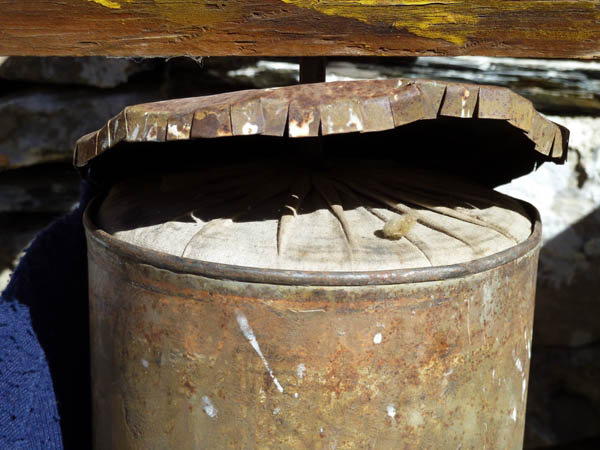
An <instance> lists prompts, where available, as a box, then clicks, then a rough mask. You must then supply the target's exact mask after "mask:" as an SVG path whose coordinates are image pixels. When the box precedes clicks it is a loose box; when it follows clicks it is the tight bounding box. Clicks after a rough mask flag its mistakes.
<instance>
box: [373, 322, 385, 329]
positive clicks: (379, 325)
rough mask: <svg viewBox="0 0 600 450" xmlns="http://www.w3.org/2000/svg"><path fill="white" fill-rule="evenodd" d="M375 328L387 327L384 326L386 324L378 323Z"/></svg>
mask: <svg viewBox="0 0 600 450" xmlns="http://www.w3.org/2000/svg"><path fill="white" fill-rule="evenodd" d="M375 326H376V327H377V328H385V325H384V324H382V323H381V322H377V323H376V324H375Z"/></svg>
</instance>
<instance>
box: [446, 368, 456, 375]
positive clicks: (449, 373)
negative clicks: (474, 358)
mask: <svg viewBox="0 0 600 450" xmlns="http://www.w3.org/2000/svg"><path fill="white" fill-rule="evenodd" d="M452 373H454V369H452V368H450V369H448V370H446V371H445V372H444V376H445V377H447V376H448V375H452Z"/></svg>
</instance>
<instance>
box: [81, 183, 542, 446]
mask: <svg viewBox="0 0 600 450" xmlns="http://www.w3.org/2000/svg"><path fill="white" fill-rule="evenodd" d="M361 183H362V181H361ZM364 183H367V181H365V182H364ZM167 184H168V183H167ZM363 185H365V184H361V186H363ZM162 186H163V187H164V189H163V191H169V190H170V189H171V188H170V187H169V186H167V185H165V184H164V183H163V185H162ZM165 186H166V187H165ZM319 189H320V190H321V193H324V194H323V197H324V198H325V199H326V200H327V203H328V204H329V207H330V208H331V209H332V211H333V212H332V214H334V215H336V216H337V217H338V219H339V221H340V223H341V226H340V227H338V228H335V230H341V231H340V232H343V235H344V236H345V237H346V241H347V242H348V245H349V246H350V247H352V246H353V245H354V243H356V245H357V246H360V245H363V246H365V247H369V245H371V244H369V245H367V244H364V243H365V242H367V240H368V239H376V238H381V236H375V237H373V236H372V235H373V233H372V232H369V233H364V235H363V234H361V235H360V236H359V235H358V234H356V235H355V236H354V237H352V236H351V234H350V233H349V231H348V230H347V229H346V228H347V227H348V223H350V222H351V220H350V219H348V220H346V219H344V218H343V216H340V214H341V213H340V202H339V201H337V200H335V198H337V197H335V195H334V194H332V193H331V191H329V190H327V189H325V188H323V187H322V186H321V188H319ZM407 189H408V188H407ZM142 191H143V192H148V194H147V195H148V196H149V197H152V198H157V197H158V196H157V195H154V194H152V193H151V192H150V191H147V190H142ZM344 192H345V191H344ZM381 192H383V191H381ZM403 192H404V193H405V195H407V196H408V197H410V199H411V200H410V203H412V204H414V203H415V202H417V203H418V198H421V199H422V198H425V197H418V198H417V197H416V194H414V192H413V191H410V190H406V191H403ZM407 192H408V193H407ZM340 195H341V194H340ZM386 195H391V194H389V192H388V193H387V194H386ZM423 195H424V194H423ZM297 197H298V196H295V197H294V198H297ZM173 198H177V197H176V196H175V197H173ZM381 198H383V197H381ZM381 198H379V200H381ZM386 198H387V197H386ZM332 199H333V200H335V201H333V200H332ZM454 200H455V199H454ZM454 200H453V201H454ZM423 201H424V200H423ZM473 201H474V202H475V200H473ZM164 204H165V205H166V204H168V202H166V203H164ZM522 207H523V211H525V212H526V215H527V216H528V219H529V220H530V222H531V232H530V235H529V237H527V238H526V239H524V240H522V241H521V242H519V243H517V244H515V245H513V246H509V247H508V248H505V249H503V250H501V251H499V252H496V253H493V254H488V255H486V256H483V257H480V258H475V259H472V260H470V261H463V262H460V263H455V264H446V265H432V266H431V267H418V268H400V269H389V268H385V269H383V270H358V271H327V270H321V269H319V270H320V271H310V270H293V269H281V268H277V269H269V268H259V267H244V266H241V265H232V264H224V263H222V262H208V261H206V260H198V259H192V258H188V257H180V256H177V254H169V252H163V251H157V250H153V249H151V248H150V247H152V245H151V244H152V242H150V243H149V245H148V246H146V247H145V248H144V247H142V246H139V245H134V244H132V243H128V242H126V240H124V239H121V238H118V237H115V236H114V235H113V234H110V233H107V232H106V231H104V230H103V229H101V228H100V227H99V226H98V221H97V211H98V209H99V208H101V206H100V202H99V201H97V202H95V203H94V204H92V205H91V206H90V208H88V211H87V214H86V218H85V226H86V230H87V239H88V255H89V280H90V314H91V316H90V317H91V323H90V327H91V348H92V380H93V381H92V382H93V401H94V407H93V408H94V436H95V437H94V448H95V449H96V450H101V449H140V450H141V449H144V450H149V449H181V450H183V449H225V448H231V449H362V448H365V449H452V450H454V449H485V448H487V449H520V448H522V442H523V427H524V417H525V415H524V411H525V403H526V396H527V382H528V370H529V358H530V350H531V337H532V319H533V309H534V293H535V277H536V270H537V256H538V250H539V243H540V235H541V226H540V223H539V220H538V217H537V213H536V212H535V210H534V209H533V208H532V207H530V206H528V205H524V204H522ZM128 208H129V210H130V212H131V214H132V215H134V216H135V215H136V214H141V215H143V214H144V213H143V209H140V208H137V209H136V208H135V207H132V206H131V205H129V206H128ZM360 208H361V207H360V206H359V207H358V209H356V211H358V210H360ZM365 208H366V207H365ZM398 208H400V207H397V208H396V209H398ZM314 209H315V210H316V211H317V212H318V208H317V207H316V206H315V208H314ZM368 210H369V211H373V212H374V213H377V211H375V210H372V209H368ZM438 210H440V211H442V212H443V213H444V214H450V212H449V209H448V208H446V209H443V210H442V209H439V208H438ZM353 211H355V210H353ZM482 211H483V210H482ZM296 212H298V215H300V211H295V210H294V215H295V214H296ZM363 212H364V211H363ZM402 212H404V213H405V212H406V211H405V210H402ZM173 214H174V215H177V214H179V212H178V213H177V214H175V213H173ZM380 214H383V213H380ZM415 214H416V212H415ZM419 214H421V215H419V216H418V220H417V222H423V223H429V225H430V227H433V228H435V226H434V225H431V224H432V223H433V222H431V223H430V222H428V220H429V219H427V217H429V216H426V214H425V213H424V212H419ZM465 214H466V213H465ZM198 215H201V214H196V215H194V218H195V219H197V217H196V216H198ZM235 217H239V216H235ZM461 217H462V216H461ZM476 217H479V215H473V219H472V220H475V218H476ZM198 220H200V219H198ZM207 220H208V219H207ZM211 220H214V218H213V217H212V216H211ZM382 220H383V219H382ZM432 220H433V219H432ZM477 220H479V219H477ZM236 221H238V219H235V220H234V221H233V222H234V225H235V223H237V222H236ZM146 222H148V223H150V222H152V221H149V220H147V221H146ZM241 222H242V221H241V219H239V223H238V224H237V225H236V226H238V225H239V226H240V227H241V226H246V224H242V223H241ZM283 222H284V221H283V220H281V221H280V223H279V225H278V226H279V229H281V227H282V226H283V225H282V224H283ZM182 223H183V222H181V223H178V224H177V226H180V225H181V224H182ZM260 223H261V224H262V223H263V222H260ZM382 224H383V223H382ZM151 225H152V226H155V225H157V224H156V223H155V222H152V223H151ZM158 225H159V226H160V224H158ZM181 226H183V225H181ZM350 228H351V227H350ZM277 229H278V228H277V225H275V230H277ZM335 230H334V231H335ZM384 231H385V227H384ZM430 231H431V230H430ZM265 233H267V231H265ZM448 233H450V232H448ZM267 234H268V233H267ZM280 234H281V233H280ZM449 235H450V234H449ZM157 236H158V235H157ZM207 236H208V233H207ZM211 236H212V235H211ZM357 236H358V237H357ZM452 236H453V238H454V239H455V240H456V239H459V237H456V233H454V234H452ZM406 237H407V238H408V237H410V236H409V235H408V234H406ZM383 238H385V236H384V237H383ZM383 238H382V239H383ZM257 239H258V238H257ZM402 239H403V238H402ZM411 239H412V238H411ZM415 239H416V238H415ZM158 240H159V239H158V238H156V241H158ZM413 241H414V240H413ZM190 242H191V240H190ZM368 242H377V241H375V240H373V241H368ZM382 242H383V241H382ZM386 242H387V241H386ZM444 242H445V241H444ZM384 244H385V242H384ZM243 245H246V244H240V246H243ZM278 245H279V246H281V242H280V241H278ZM287 245H291V244H287ZM307 245H308V244H307ZM315 245H316V244H315ZM373 245H375V244H373ZM385 245H387V244H385ZM390 245H391V244H390ZM394 245H396V244H394ZM398 245H400V244H398ZM406 245H407V248H408V243H407V244H406ZM244 248H245V247H244ZM186 251H189V249H188V248H186V249H184V250H183V253H181V252H179V250H178V251H177V252H179V254H187V253H185V252H186ZM278 252H279V247H278V250H277V254H278V255H279V253H278ZM377 252H379V250H378V251H377ZM377 252H376V253H374V254H375V255H377V254H382V255H383V254H384V253H377ZM446 253H447V252H446ZM307 255H308V256H307V257H309V256H310V255H309V254H308V253H307ZM361 258H362V256H361ZM381 265H382V267H386V266H385V264H384V263H383V262H382V264H381Z"/></svg>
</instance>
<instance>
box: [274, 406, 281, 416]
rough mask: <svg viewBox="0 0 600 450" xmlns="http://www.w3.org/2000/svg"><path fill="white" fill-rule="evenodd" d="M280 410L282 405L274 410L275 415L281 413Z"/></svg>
mask: <svg viewBox="0 0 600 450" xmlns="http://www.w3.org/2000/svg"><path fill="white" fill-rule="evenodd" d="M279 411H281V408H280V407H277V408H275V409H274V410H273V415H274V416H276V415H277V414H279Z"/></svg>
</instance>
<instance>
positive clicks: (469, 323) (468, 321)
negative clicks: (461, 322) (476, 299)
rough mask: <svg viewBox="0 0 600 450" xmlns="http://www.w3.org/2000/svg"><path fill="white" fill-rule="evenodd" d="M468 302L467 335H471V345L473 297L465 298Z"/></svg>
mask: <svg viewBox="0 0 600 450" xmlns="http://www.w3.org/2000/svg"><path fill="white" fill-rule="evenodd" d="M465 302H467V335H468V336H469V345H471V299H470V298H467V299H465Z"/></svg>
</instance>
